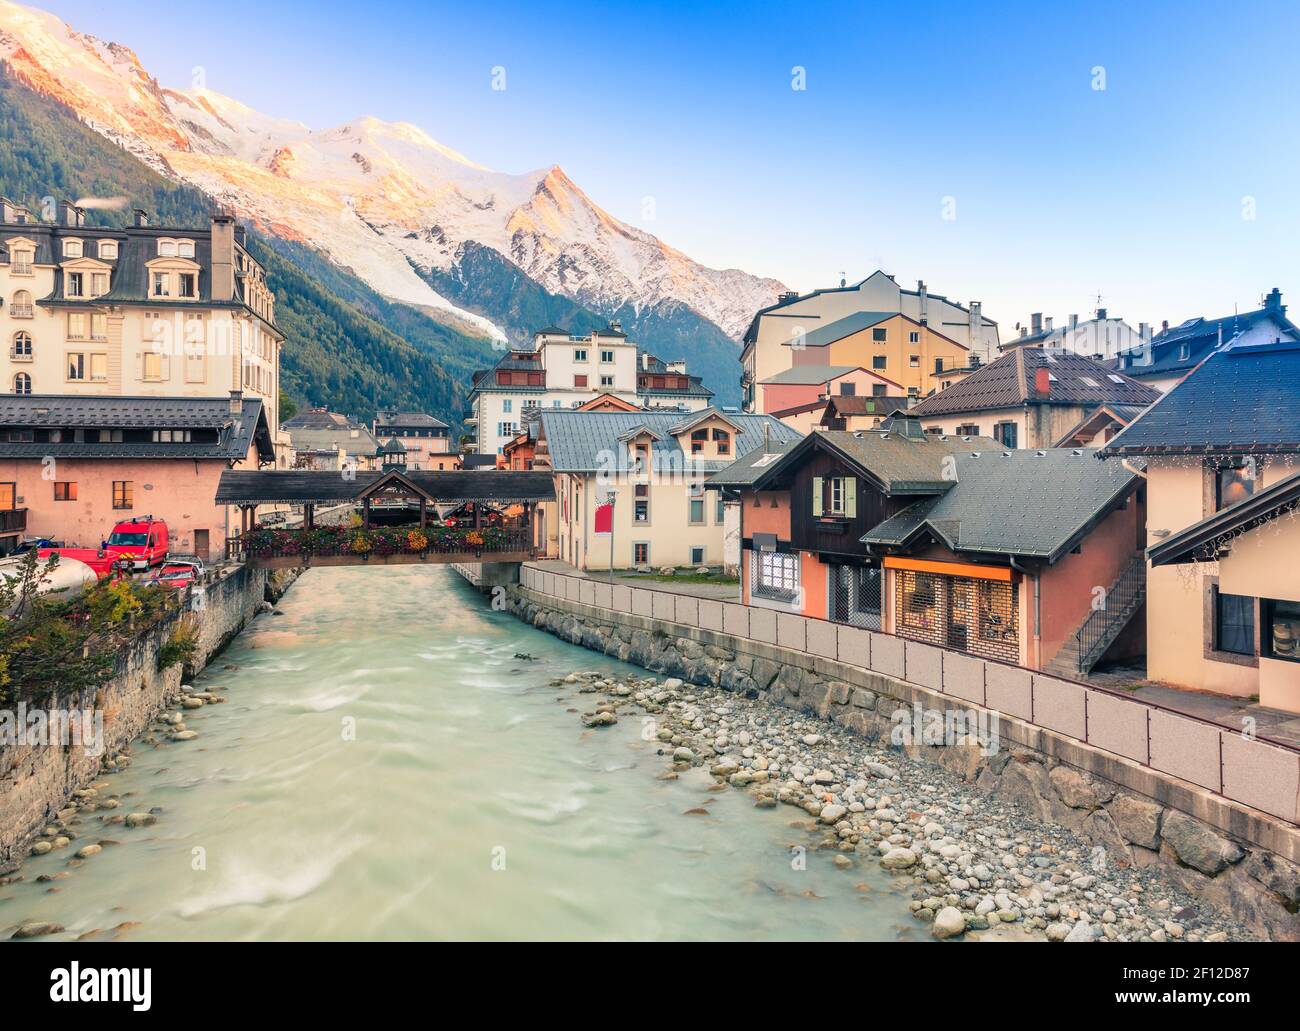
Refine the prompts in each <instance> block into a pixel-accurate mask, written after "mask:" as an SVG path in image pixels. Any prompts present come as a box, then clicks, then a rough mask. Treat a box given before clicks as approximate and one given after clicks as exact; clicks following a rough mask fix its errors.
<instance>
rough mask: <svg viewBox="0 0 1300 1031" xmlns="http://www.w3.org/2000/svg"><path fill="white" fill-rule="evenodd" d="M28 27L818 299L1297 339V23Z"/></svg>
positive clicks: (133, 19)
mask: <svg viewBox="0 0 1300 1031" xmlns="http://www.w3.org/2000/svg"><path fill="white" fill-rule="evenodd" d="M37 6H42V7H45V8H46V9H48V10H51V11H53V12H55V13H56V14H59V15H60V16H62V17H63V18H65V19H66V20H67V21H69V22H70V23H71V24H72V25H73V26H74V27H75V28H78V29H81V30H82V31H87V32H91V33H93V34H95V35H98V36H102V37H105V38H107V39H111V40H116V41H118V42H122V43H125V44H127V45H129V46H131V47H133V48H134V49H135V50H136V52H137V53H138V54H139V55H140V58H141V60H142V61H143V63H144V64H145V66H146V67H147V68H149V69H150V70H151V71H153V72H154V73H155V74H156V75H157V76H158V77H159V79H160V81H161V82H162V83H163V84H164V85H179V86H185V85H188V84H189V82H190V79H191V69H193V68H194V67H195V66H202V67H203V68H204V69H205V71H206V76H207V85H208V87H209V88H211V89H213V90H216V91H218V92H221V93H225V94H228V95H230V96H233V97H235V98H236V99H238V100H241V101H243V102H244V103H246V104H249V105H250V106H252V107H254V108H257V109H259V110H261V111H263V112H265V113H268V114H276V115H280V116H286V117H293V118H297V119H300V120H301V121H304V122H306V123H307V124H309V125H311V126H313V127H328V126H333V125H338V124H342V123H345V122H347V121H348V120H350V119H352V118H355V117H356V116H358V115H362V114H373V115H376V116H379V117H381V118H386V119H392V120H402V121H409V122H414V123H416V124H417V125H419V126H421V127H422V128H424V129H425V130H427V131H428V132H429V133H430V134H431V135H432V136H434V137H435V138H436V139H438V140H439V141H441V142H442V143H444V144H446V145H447V146H450V147H453V148H455V149H457V150H459V151H461V152H462V153H464V154H466V155H467V156H468V157H470V158H472V159H473V160H475V161H478V162H480V163H482V164H485V165H489V166H491V167H493V168H497V169H500V170H503V171H510V172H520V171H525V170H528V169H532V168H539V167H544V166H548V165H552V164H559V165H561V166H562V167H563V168H564V169H565V170H566V171H567V172H568V173H569V175H570V176H571V177H572V178H573V179H574V181H575V182H577V183H578V184H579V186H581V187H582V188H583V189H584V190H586V192H587V193H588V194H589V195H590V196H591V197H592V198H593V199H594V200H595V201H596V202H597V203H598V204H600V205H602V206H603V207H605V208H606V209H607V210H609V211H611V212H612V213H613V214H615V215H616V216H618V217H619V218H622V219H624V220H626V221H628V222H631V223H633V224H636V225H639V226H642V227H643V228H645V229H647V230H649V231H651V232H653V233H655V234H656V235H658V236H660V237H661V238H662V239H664V240H665V241H667V242H668V243H670V244H672V245H674V246H676V247H678V248H680V249H681V250H683V251H685V252H686V253H687V254H690V255H691V256H692V257H694V258H696V259H697V260H699V261H702V262H704V263H706V264H709V265H714V266H721V267H730V266H734V267H739V268H744V269H746V270H748V271H750V272H754V273H760V274H764V275H771V276H775V277H777V278H779V279H781V280H783V281H784V282H786V283H787V284H788V285H790V286H791V287H793V288H795V289H799V290H809V289H813V288H816V287H821V286H831V285H834V284H835V283H837V282H838V280H839V278H840V275H841V273H844V274H846V275H847V276H848V277H849V278H850V280H852V279H855V278H861V277H863V276H866V275H867V274H869V273H870V272H871V271H873V270H874V269H875V268H877V267H883V268H884V269H885V270H886V271H888V272H891V273H893V274H894V275H895V276H896V277H897V278H898V280H899V282H900V283H903V284H904V285H908V286H915V281H916V280H917V279H924V280H925V281H926V283H927V284H928V285H929V287H930V289H931V290H932V291H934V292H937V293H942V294H945V295H947V296H949V297H952V298H953V299H956V300H961V301H968V300H972V299H976V300H982V301H983V302H984V307H985V312H986V314H988V315H989V316H990V317H992V318H994V319H997V320H998V321H999V322H1000V323H1001V325H1002V328H1003V339H1007V338H1008V336H1009V335H1010V334H1011V331H1012V326H1013V325H1014V324H1015V323H1016V322H1017V321H1020V322H1025V321H1027V319H1028V315H1029V313H1030V312H1031V311H1040V310H1041V311H1043V312H1045V313H1046V314H1049V315H1054V316H1056V317H1057V318H1058V320H1061V319H1063V318H1064V317H1065V316H1066V315H1067V314H1069V313H1071V312H1077V313H1080V314H1081V315H1082V314H1084V313H1087V312H1089V311H1090V310H1091V309H1092V308H1093V307H1095V305H1096V296H1097V294H1098V293H1099V292H1100V294H1101V295H1102V298H1103V304H1104V305H1105V306H1106V307H1107V308H1108V309H1110V311H1111V313H1112V314H1118V315H1121V316H1123V317H1124V318H1126V319H1128V320H1129V321H1130V322H1131V323H1132V324H1133V325H1136V324H1137V323H1138V322H1139V321H1147V322H1152V323H1154V324H1158V323H1159V322H1160V320H1161V319H1166V318H1167V319H1169V320H1170V321H1171V322H1177V321H1181V320H1182V319H1184V318H1186V317H1188V316H1190V315H1194V314H1205V315H1221V314H1225V313H1228V312H1230V311H1231V310H1232V309H1233V306H1234V305H1237V306H1239V307H1240V308H1241V309H1242V310H1246V309H1249V308H1253V307H1256V306H1257V304H1258V301H1259V298H1260V296H1261V295H1262V294H1263V293H1264V292H1266V291H1267V290H1268V289H1269V288H1271V287H1273V286H1279V287H1281V288H1282V291H1283V297H1284V300H1287V301H1290V302H1292V303H1293V305H1295V306H1296V307H1295V309H1294V314H1296V315H1300V261H1298V260H1297V247H1296V241H1297V230H1298V229H1300V196H1297V178H1298V176H1297V170H1298V168H1300V163H1298V162H1297V156H1298V155H1297V149H1298V143H1300V140H1298V137H1297V123H1298V122H1300V104H1298V103H1297V102H1296V94H1297V92H1300V87H1298V86H1297V81H1298V79H1297V75H1296V72H1295V69H1294V61H1293V59H1292V57H1291V53H1292V50H1293V47H1294V43H1295V40H1296V36H1297V29H1300V6H1298V5H1295V4H1283V3H1276V4H1253V3H1237V4H1232V5H1225V4H1222V3H1190V4H1173V3H1150V2H1135V0H1129V2H1125V3H1115V4H1110V3H1093V4H1078V5H1071V7H1070V9H1069V10H1064V9H1058V7H1059V6H1060V5H1057V4H1043V3H1024V4H1021V3H1003V4H997V5H974V4H966V3H934V4H900V3H866V2H860V3H855V4H848V5H837V4H819V3H813V2H804V3H797V4H749V5H745V6H743V7H742V6H739V5H736V6H729V5H722V4H708V3H636V4H626V5H622V4H596V3H593V4H579V3H573V4H566V3H563V2H561V0H556V2H552V3H532V4H527V3H521V4H516V3H512V2H501V0H492V2H490V3H487V2H478V3H463V4H454V5H448V4H441V3H412V2H398V0H370V2H368V3H365V4H358V3H355V2H351V3H341V2H334V0H318V2H315V3H303V2H298V0H275V2H267V0H258V2H251V0H222V2H221V3H217V4H213V3H211V2H202V3H200V2H193V0H167V2H166V3H163V4H158V3H152V4H144V3H138V2H132V3H128V4H105V3H103V0H45V2H39V0H38V3H37ZM796 66H797V67H800V68H802V69H804V70H805V72H804V75H805V84H806V88H805V89H802V90H796V89H792V80H793V74H792V69H794V68H795V67H796ZM496 68H503V69H504V70H505V86H506V88H505V89H504V90H494V89H493V88H492V85H493V79H492V77H493V70H494V69H496ZM1098 86H1104V88H1096V87H1098ZM646 198H653V204H652V206H650V205H647V203H646ZM1243 216H1248V217H1243Z"/></svg>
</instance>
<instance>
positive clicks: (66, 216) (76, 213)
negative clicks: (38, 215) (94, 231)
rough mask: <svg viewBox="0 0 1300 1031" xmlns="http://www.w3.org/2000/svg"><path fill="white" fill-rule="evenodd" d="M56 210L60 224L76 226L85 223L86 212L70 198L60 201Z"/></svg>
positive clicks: (56, 217)
mask: <svg viewBox="0 0 1300 1031" xmlns="http://www.w3.org/2000/svg"><path fill="white" fill-rule="evenodd" d="M55 210H56V212H57V214H56V216H55V219H56V221H57V222H58V223H59V225H61V226H72V227H74V228H75V227H76V226H81V225H85V222H86V213H85V212H84V211H83V210H82V209H81V208H79V207H77V206H76V205H75V204H73V203H72V201H70V200H61V201H59V205H58V207H57V208H56V209H55Z"/></svg>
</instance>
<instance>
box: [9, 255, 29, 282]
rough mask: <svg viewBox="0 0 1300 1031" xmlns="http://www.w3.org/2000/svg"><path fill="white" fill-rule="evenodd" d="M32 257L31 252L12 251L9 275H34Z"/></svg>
mask: <svg viewBox="0 0 1300 1031" xmlns="http://www.w3.org/2000/svg"><path fill="white" fill-rule="evenodd" d="M32 257H33V255H32V252H31V251H12V252H11V253H10V255H9V274H10V275H13V276H30V275H33V272H32Z"/></svg>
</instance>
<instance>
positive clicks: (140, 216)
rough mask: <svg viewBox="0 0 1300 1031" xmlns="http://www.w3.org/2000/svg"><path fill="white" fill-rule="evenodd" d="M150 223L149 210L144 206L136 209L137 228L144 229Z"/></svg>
mask: <svg viewBox="0 0 1300 1031" xmlns="http://www.w3.org/2000/svg"><path fill="white" fill-rule="evenodd" d="M148 224H149V212H147V211H145V210H144V208H136V209H135V226H136V228H137V229H143V228H144V227H145V226H147V225H148Z"/></svg>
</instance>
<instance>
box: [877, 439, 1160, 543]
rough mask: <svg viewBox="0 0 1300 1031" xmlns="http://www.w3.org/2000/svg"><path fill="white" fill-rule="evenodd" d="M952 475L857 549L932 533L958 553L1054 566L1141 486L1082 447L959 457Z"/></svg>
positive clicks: (1118, 467)
mask: <svg viewBox="0 0 1300 1031" xmlns="http://www.w3.org/2000/svg"><path fill="white" fill-rule="evenodd" d="M995 447H996V445H995ZM955 471H956V477H957V479H956V482H951V481H950V482H949V483H948V485H947V486H948V489H947V490H946V492H945V493H943V494H941V495H939V496H937V497H931V498H926V499H924V500H922V501H918V502H917V503H916V504H914V505H910V506H909V507H907V508H905V509H904V510H903V511H902V512H900V513H898V514H897V515H895V516H893V517H891V518H889V519H886V520H885V521H884V522H883V523H880V524H879V525H877V526H875V527H873V528H872V529H871V530H870V531H868V532H867V533H866V534H864V535H863V536H862V538H861V540H862V543H864V544H869V545H872V546H874V547H878V548H881V549H882V550H883V549H890V548H893V549H906V548H908V547H910V546H911V545H913V544H914V543H917V542H918V541H921V540H924V539H925V538H927V537H928V536H930V535H933V536H934V537H936V538H937V539H939V540H940V541H942V542H943V543H944V544H946V545H947V546H948V547H949V548H950V549H952V550H953V551H956V552H965V553H970V554H977V555H1016V556H1021V557H1024V558H1035V559H1042V560H1044V561H1047V562H1055V561H1057V560H1058V559H1060V558H1061V557H1062V556H1063V555H1065V554H1067V553H1068V552H1069V551H1070V549H1071V548H1072V547H1074V545H1075V544H1076V543H1077V542H1078V541H1079V540H1081V539H1082V537H1083V536H1084V535H1085V534H1087V533H1088V532H1089V531H1090V530H1091V529H1092V528H1093V527H1094V526H1095V525H1096V524H1097V523H1098V522H1099V521H1100V520H1101V519H1103V518H1105V516H1106V515H1108V514H1109V513H1110V512H1111V511H1113V510H1114V509H1115V508H1116V507H1117V506H1118V505H1119V504H1121V503H1122V502H1123V501H1124V499H1125V498H1126V497H1127V496H1128V495H1129V494H1130V493H1132V492H1133V491H1135V490H1136V489H1137V488H1138V486H1139V485H1140V483H1141V480H1140V478H1139V477H1138V476H1137V474H1136V473H1132V472H1129V471H1128V470H1127V469H1125V468H1124V467H1123V466H1122V465H1121V464H1120V463H1118V462H1098V461H1095V460H1094V456H1093V454H1092V452H1091V451H1089V450H1088V449H1084V448H1078V449H1069V448H1053V449H1049V450H1046V451H1029V450H1025V449H1021V450H1013V451H1002V450H1000V449H996V450H992V451H981V452H979V453H967V454H958V455H956V456H955Z"/></svg>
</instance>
